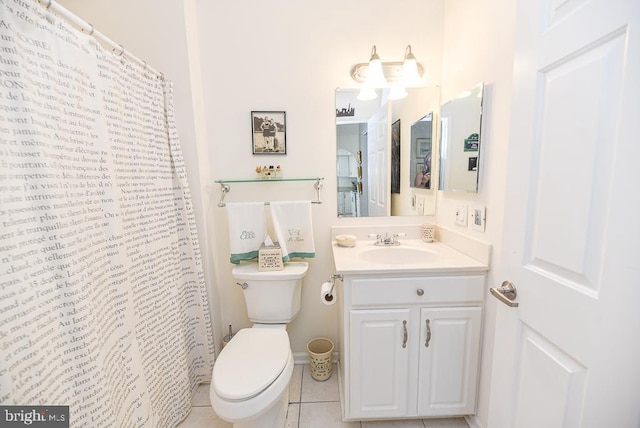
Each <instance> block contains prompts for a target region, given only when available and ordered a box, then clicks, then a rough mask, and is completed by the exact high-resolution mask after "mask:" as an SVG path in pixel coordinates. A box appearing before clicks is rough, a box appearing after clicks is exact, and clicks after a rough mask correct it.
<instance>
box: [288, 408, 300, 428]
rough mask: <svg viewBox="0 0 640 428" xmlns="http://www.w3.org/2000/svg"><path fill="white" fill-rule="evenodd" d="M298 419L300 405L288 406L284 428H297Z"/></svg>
mask: <svg viewBox="0 0 640 428" xmlns="http://www.w3.org/2000/svg"><path fill="white" fill-rule="evenodd" d="M298 419H300V404H289V409H288V411H287V422H286V423H285V424H284V428H298Z"/></svg>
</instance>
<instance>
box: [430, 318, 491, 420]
mask: <svg viewBox="0 0 640 428" xmlns="http://www.w3.org/2000/svg"><path fill="white" fill-rule="evenodd" d="M481 314H482V309H481V308H480V307H470V308H423V309H422V310H421V313H420V341H419V346H420V360H419V361H420V363H419V364H420V367H419V370H418V374H419V379H418V382H419V383H418V414H419V415H420V416H453V415H467V414H473V413H475V404H476V385H477V378H478V360H479V357H478V354H479V351H480V323H481Z"/></svg>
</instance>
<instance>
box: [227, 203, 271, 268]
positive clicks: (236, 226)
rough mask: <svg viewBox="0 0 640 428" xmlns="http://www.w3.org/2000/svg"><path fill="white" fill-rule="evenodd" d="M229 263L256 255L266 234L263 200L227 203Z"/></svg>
mask: <svg viewBox="0 0 640 428" xmlns="http://www.w3.org/2000/svg"><path fill="white" fill-rule="evenodd" d="M226 205H227V216H228V218H229V219H228V220H229V250H230V252H231V263H234V264H238V263H240V261H241V260H251V259H255V258H256V257H258V250H259V249H260V245H262V243H263V242H264V238H265V236H266V235H267V227H266V220H265V210H264V202H242V203H240V202H238V203H235V202H231V203H229V202H228V203H227V204H226Z"/></svg>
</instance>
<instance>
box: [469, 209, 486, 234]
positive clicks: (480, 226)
mask: <svg viewBox="0 0 640 428" xmlns="http://www.w3.org/2000/svg"><path fill="white" fill-rule="evenodd" d="M469 221H471V227H472V228H474V229H475V230H479V231H480V232H484V227H485V221H486V210H485V207H484V205H475V206H473V207H471V213H470V214H469Z"/></svg>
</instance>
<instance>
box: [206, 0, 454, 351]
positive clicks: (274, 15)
mask: <svg viewBox="0 0 640 428" xmlns="http://www.w3.org/2000/svg"><path fill="white" fill-rule="evenodd" d="M197 5H198V7H197V11H198V13H197V16H198V22H197V28H198V35H199V39H200V47H201V50H200V52H201V55H200V60H201V64H202V76H203V82H204V84H203V92H202V94H203V97H204V100H205V112H206V123H207V129H206V133H207V144H208V146H209V148H210V158H209V164H210V167H211V170H212V173H211V174H212V176H214V177H216V178H230V177H231V178H238V177H249V176H251V175H252V173H253V169H254V167H255V166H256V165H258V164H265V163H267V164H271V163H273V164H280V165H281V166H282V169H283V171H284V175H285V176H286V177H301V176H323V177H326V180H325V183H324V189H325V190H324V191H323V192H322V200H323V204H322V205H316V206H314V207H313V211H314V226H315V238H316V252H317V257H316V258H315V259H314V260H312V261H311V267H310V270H309V273H308V274H307V276H306V278H305V281H304V286H303V294H302V310H301V313H300V316H299V317H298V319H296V320H295V321H294V322H293V323H292V324H291V325H290V326H289V333H290V337H291V343H292V347H293V350H294V352H303V351H305V346H306V343H307V341H308V340H310V339H311V338H313V337H315V336H328V337H330V338H332V339H334V340H335V339H336V336H337V315H336V309H337V306H332V307H326V306H324V305H322V304H321V303H320V301H319V287H320V284H321V283H322V282H323V281H326V280H327V279H328V278H329V276H330V274H331V273H333V262H332V254H331V247H330V239H331V236H330V231H329V228H330V226H331V225H333V224H336V223H339V222H341V221H342V220H343V219H340V220H338V219H337V216H336V211H337V208H336V193H335V190H334V189H335V188H336V178H335V160H336V149H335V140H336V136H335V132H336V131H335V96H334V91H335V89H336V88H337V87H355V86H356V84H355V82H353V81H352V80H351V77H350V75H349V72H350V69H351V66H352V65H353V64H355V63H357V62H366V61H368V59H369V55H370V52H371V47H372V45H374V44H375V45H376V46H377V50H378V53H379V54H380V56H381V57H382V59H383V60H387V61H400V60H402V58H403V55H404V51H405V48H406V46H407V45H408V44H411V46H412V48H413V52H414V54H415V55H416V56H417V57H418V59H419V60H420V61H422V62H423V63H424V65H425V67H426V69H427V73H428V74H429V76H431V78H432V79H434V80H439V77H440V75H439V66H440V62H441V61H440V49H441V40H440V35H441V32H442V16H441V15H442V2H441V1H440V0H430V1H424V0H407V1H403V2H392V1H389V0H384V1H382V0H373V1H357V2H354V1H352V2H343V1H338V0H326V1H322V2H291V1H286V0H275V1H270V2H266V3H265V2H262V1H256V0H248V1H243V2H204V1H203V2H199V3H197ZM251 110H285V111H286V112H287V155H286V156H272V155H261V156H253V155H252V154H251V132H250V121H249V114H250V112H251ZM213 193H214V195H216V197H217V195H218V190H217V189H215V188H214V189H213ZM227 197H228V199H229V200H230V201H243V200H247V201H251V200H268V199H277V198H283V199H304V198H314V197H315V192H314V190H313V187H312V184H310V183H302V184H290V183H286V184H283V183H280V184H271V183H265V184H262V183H258V184H239V185H232V188H231V192H230V193H229V195H228V196H227ZM344 220H352V219H344ZM210 225H211V227H212V228H215V230H216V231H225V230H226V228H227V219H226V213H225V211H224V210H222V209H220V210H215V211H214V213H213V215H212V218H211V219H210ZM211 244H212V252H213V253H214V255H215V257H216V259H217V260H219V261H220V272H219V273H220V275H219V280H220V281H219V283H218V284H219V288H220V295H221V301H222V302H223V305H222V318H223V320H224V321H225V323H233V325H234V326H235V327H240V326H248V325H249V323H248V321H247V319H246V313H245V309H244V300H243V298H242V294H241V289H240V288H239V287H237V286H235V285H234V281H233V279H232V278H231V265H230V264H229V263H226V264H225V261H226V260H228V243H227V239H226V237H223V236H222V235H221V238H220V239H219V240H218V241H217V242H212V243H211Z"/></svg>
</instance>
